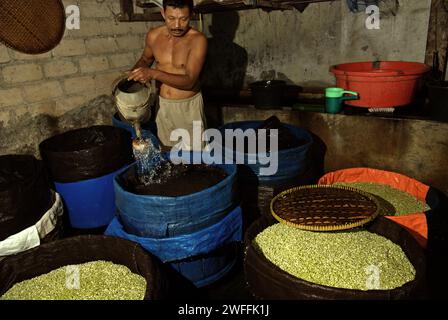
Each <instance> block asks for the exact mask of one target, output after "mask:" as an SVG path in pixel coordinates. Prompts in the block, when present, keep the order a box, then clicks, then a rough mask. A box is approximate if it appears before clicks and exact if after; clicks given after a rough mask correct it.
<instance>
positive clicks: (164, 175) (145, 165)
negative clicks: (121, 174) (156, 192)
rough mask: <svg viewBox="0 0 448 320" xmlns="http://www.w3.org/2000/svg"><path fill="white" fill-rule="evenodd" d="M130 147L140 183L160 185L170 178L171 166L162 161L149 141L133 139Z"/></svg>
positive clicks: (157, 149) (167, 162)
mask: <svg viewBox="0 0 448 320" xmlns="http://www.w3.org/2000/svg"><path fill="white" fill-rule="evenodd" d="M132 147H133V152H134V158H135V160H136V167H137V170H136V173H137V177H138V180H139V182H140V183H142V184H144V185H150V184H161V183H163V182H165V181H166V180H167V179H168V178H169V177H170V176H171V174H172V171H173V164H172V163H171V162H169V161H167V160H165V159H163V157H162V153H161V151H160V149H159V148H157V147H155V146H154V144H153V143H152V141H151V140H150V139H148V138H146V139H135V140H134V141H133V142H132Z"/></svg>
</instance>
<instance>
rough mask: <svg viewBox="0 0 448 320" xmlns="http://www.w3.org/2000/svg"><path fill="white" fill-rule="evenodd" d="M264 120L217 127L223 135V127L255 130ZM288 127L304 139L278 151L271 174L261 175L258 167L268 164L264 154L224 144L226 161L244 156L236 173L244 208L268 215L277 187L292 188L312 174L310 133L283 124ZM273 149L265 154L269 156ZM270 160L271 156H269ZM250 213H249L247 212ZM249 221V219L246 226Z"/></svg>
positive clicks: (311, 141)
mask: <svg viewBox="0 0 448 320" xmlns="http://www.w3.org/2000/svg"><path fill="white" fill-rule="evenodd" d="M262 123H263V121H241V122H233V123H228V124H226V125H224V126H222V127H221V128H220V131H221V133H222V135H223V136H225V130H226V129H231V130H236V129H241V130H243V131H245V130H248V129H254V130H255V131H256V129H257V128H258V127H260V125H261V124H262ZM282 125H283V126H284V127H285V128H287V129H288V130H289V131H290V132H291V133H292V134H293V135H294V136H295V137H296V138H297V139H300V140H305V141H307V142H306V143H305V144H302V145H301V146H298V147H295V148H290V149H284V150H279V151H277V154H276V155H277V159H278V168H277V172H276V173H274V174H272V175H263V174H262V172H261V170H260V169H261V168H263V167H266V166H267V165H262V164H261V162H260V158H262V157H266V155H263V154H255V153H254V154H249V153H240V152H238V151H236V150H233V149H227V148H226V147H225V146H223V156H224V157H225V158H226V162H233V163H236V159H238V158H242V159H244V164H241V165H240V168H239V175H240V177H239V178H240V181H241V185H242V186H241V188H242V190H243V192H242V201H243V206H244V207H245V208H250V210H249V211H252V209H253V208H256V210H259V211H260V213H261V214H266V215H269V214H270V212H269V204H270V201H271V200H272V198H273V196H274V193H275V192H276V190H279V189H281V188H287V187H291V186H293V185H295V184H296V183H297V184H304V183H305V184H306V183H307V182H308V181H311V180H312V178H309V177H308V176H309V175H310V173H311V170H310V165H311V153H310V149H311V146H312V144H313V138H312V136H311V134H310V133H309V132H308V131H307V130H305V129H302V128H298V127H295V126H292V125H289V124H282ZM223 141H224V140H223ZM272 155H273V152H271V153H269V154H268V156H272ZM271 159H273V158H272V157H271ZM250 214H252V212H250ZM250 223H251V221H248V223H247V224H248V225H249V224H250Z"/></svg>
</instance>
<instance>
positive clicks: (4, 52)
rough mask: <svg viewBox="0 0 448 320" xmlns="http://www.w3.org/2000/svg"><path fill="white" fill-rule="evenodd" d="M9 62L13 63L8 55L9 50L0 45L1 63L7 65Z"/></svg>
mask: <svg viewBox="0 0 448 320" xmlns="http://www.w3.org/2000/svg"><path fill="white" fill-rule="evenodd" d="M9 61H11V58H10V57H9V54H8V48H6V47H5V46H4V45H1V44H0V63H5V62H9Z"/></svg>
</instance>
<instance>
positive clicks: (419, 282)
mask: <svg viewBox="0 0 448 320" xmlns="http://www.w3.org/2000/svg"><path fill="white" fill-rule="evenodd" d="M274 223H278V222H276V221H275V220H274V219H273V218H269V219H268V218H267V217H263V218H261V219H259V220H257V221H255V222H254V223H253V224H252V225H251V227H250V228H249V229H248V230H247V232H246V234H245V246H246V255H245V260H244V270H245V275H246V280H247V283H248V285H249V288H250V291H251V292H252V293H253V295H254V296H256V297H258V298H261V299H267V300H366V299H367V300H400V299H422V298H425V297H426V296H427V293H428V292H427V289H428V288H427V282H426V257H425V254H424V252H423V249H422V248H421V247H420V245H419V244H418V243H417V241H416V240H415V239H414V238H413V237H412V236H411V235H410V234H409V232H407V230H406V229H404V228H402V227H401V226H399V225H398V224H396V223H394V222H392V221H390V220H388V219H386V218H384V217H380V218H378V219H376V220H374V221H373V222H372V223H370V224H369V225H367V226H366V229H367V230H368V231H370V232H373V233H376V234H378V235H381V236H383V237H386V238H388V239H389V240H391V241H392V242H394V243H395V244H397V245H399V246H400V247H401V248H402V249H403V251H404V253H405V254H406V256H407V257H408V259H409V261H410V262H411V263H412V265H413V266H414V268H415V270H416V276H415V279H414V280H413V281H410V282H408V283H406V284H404V285H403V286H401V287H399V288H395V289H392V290H367V291H363V290H350V289H341V288H333V287H328V286H323V285H319V284H316V283H311V282H308V281H305V280H303V279H300V278H297V277H295V276H293V275H290V274H289V273H287V272H285V271H283V270H282V269H280V268H279V267H277V266H276V265H274V264H273V263H272V262H270V261H269V260H268V259H267V258H266V257H265V256H264V255H263V254H262V253H261V252H260V251H259V250H258V249H257V248H256V246H255V245H254V244H253V240H254V239H255V237H256V236H257V235H258V234H259V233H260V232H262V231H263V230H264V229H266V228H267V227H269V226H271V225H273V224H274Z"/></svg>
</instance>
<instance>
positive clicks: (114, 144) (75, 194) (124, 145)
mask: <svg viewBox="0 0 448 320" xmlns="http://www.w3.org/2000/svg"><path fill="white" fill-rule="evenodd" d="M39 148H40V152H41V155H42V159H43V160H44V161H45V164H46V166H47V168H48V169H49V172H50V174H51V178H52V179H53V181H54V184H55V187H56V190H57V192H58V193H59V194H60V195H61V196H62V198H63V200H64V202H65V205H66V207H67V209H68V215H69V218H70V223H71V226H72V227H73V228H77V229H93V228H99V227H103V226H106V225H108V224H109V223H110V221H111V220H112V218H113V217H114V215H115V210H116V209H115V205H114V203H115V195H114V189H113V179H114V176H115V175H116V174H117V173H119V172H121V170H122V169H123V168H125V167H126V166H127V165H129V164H130V163H131V162H132V161H133V157H132V146H131V134H130V133H129V132H128V131H126V130H124V129H121V128H114V127H112V126H93V127H89V128H82V129H77V130H72V131H68V132H65V133H63V134H60V135H56V136H54V137H51V138H49V139H47V140H45V141H43V142H42V143H41V144H40V146H39Z"/></svg>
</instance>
